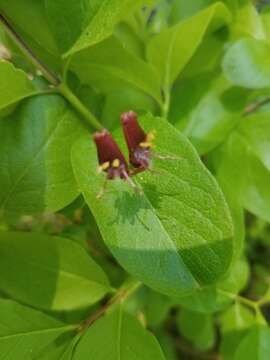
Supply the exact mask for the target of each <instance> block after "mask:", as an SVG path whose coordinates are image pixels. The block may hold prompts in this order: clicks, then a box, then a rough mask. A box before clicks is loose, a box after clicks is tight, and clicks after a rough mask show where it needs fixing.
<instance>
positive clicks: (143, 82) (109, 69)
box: [70, 36, 160, 101]
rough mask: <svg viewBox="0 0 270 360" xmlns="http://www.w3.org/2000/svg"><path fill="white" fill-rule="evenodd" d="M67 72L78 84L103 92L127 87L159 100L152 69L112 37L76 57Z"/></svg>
mask: <svg viewBox="0 0 270 360" xmlns="http://www.w3.org/2000/svg"><path fill="white" fill-rule="evenodd" d="M70 68H71V70H72V71H74V72H75V74H76V75H77V76H78V77H79V78H80V80H81V82H82V83H84V84H85V83H86V84H90V85H91V86H95V87H97V88H99V89H101V90H102V91H103V92H108V91H116V90H118V89H121V88H122V87H123V85H124V84H128V85H132V86H134V87H136V88H138V89H140V90H143V91H144V92H146V93H147V94H150V95H152V96H153V97H154V98H155V99H157V100H158V101H159V100H160V84H159V82H158V79H157V74H156V73H155V71H154V69H153V68H152V67H151V66H150V65H149V64H147V63H146V62H144V61H143V60H141V59H140V58H138V57H137V56H135V55H133V54H132V53H131V52H129V51H128V50H127V49H126V48H125V47H124V46H123V44H122V43H121V42H120V41H119V40H118V39H117V38H116V37H114V36H111V37H110V38H109V39H106V40H104V41H103V42H101V43H99V44H97V45H96V46H93V47H91V48H89V49H86V50H84V51H81V52H79V53H78V54H76V55H75V56H74V57H73V58H72V60H71V63H70Z"/></svg>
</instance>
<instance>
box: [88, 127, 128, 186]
mask: <svg viewBox="0 0 270 360" xmlns="http://www.w3.org/2000/svg"><path fill="white" fill-rule="evenodd" d="M94 141H95V143H96V146H97V153H98V160H99V165H100V166H99V170H100V171H105V172H107V178H108V179H110V180H111V179H114V178H116V177H120V178H122V179H126V178H127V177H128V164H127V162H126V159H125V157H124V155H123V153H122V152H121V150H120V149H119V147H118V145H117V143H116V142H115V141H114V139H113V137H112V135H111V134H110V133H109V132H108V131H107V130H103V131H101V132H97V133H95V134H94Z"/></svg>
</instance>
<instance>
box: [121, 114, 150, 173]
mask: <svg viewBox="0 0 270 360" xmlns="http://www.w3.org/2000/svg"><path fill="white" fill-rule="evenodd" d="M121 122H122V128H123V132H124V136H125V140H126V143H127V147H128V151H129V161H130V163H131V164H132V165H133V166H134V167H136V168H140V169H141V171H143V170H145V169H147V168H149V165H150V160H151V148H152V140H153V134H152V133H149V134H146V133H145V132H144V130H143V129H142V128H141V127H140V125H139V123H138V120H137V114H136V113H135V112H133V111H129V112H126V113H123V114H122V115H121Z"/></svg>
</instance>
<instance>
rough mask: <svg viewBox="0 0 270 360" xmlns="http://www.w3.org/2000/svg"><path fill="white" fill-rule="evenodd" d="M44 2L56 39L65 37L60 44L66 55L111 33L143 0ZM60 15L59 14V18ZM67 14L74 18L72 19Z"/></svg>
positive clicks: (60, 39) (51, 0)
mask: <svg viewBox="0 0 270 360" xmlns="http://www.w3.org/2000/svg"><path fill="white" fill-rule="evenodd" d="M46 3H47V7H48V10H49V17H50V18H51V22H52V25H53V29H54V31H55V33H56V36H57V39H58V41H59V42H61V41H62V39H64V42H63V45H62V47H63V48H64V49H65V50H68V51H67V52H66V53H65V56H69V55H71V54H74V53H75V52H77V51H80V50H82V49H85V48H87V47H89V46H92V45H94V44H97V43H98V42H100V41H102V40H104V39H106V38H107V37H108V36H110V35H111V34H112V33H113V30H114V27H115V25H116V24H117V23H118V22H119V21H120V20H121V19H122V18H123V17H124V16H126V14H130V13H131V12H132V10H133V9H134V8H135V7H136V6H138V5H141V4H142V1H141V0H95V1H91V2H89V1H87V2H86V1H83V0H73V1H69V2H68V3H67V2H66V1H64V0H57V1H55V0H46ZM59 18H62V19H61V21H59ZM70 18H73V19H72V21H70ZM73 31H74V32H73ZM74 42H75V43H74ZM73 43H74V44H73ZM71 45H73V46H72V47H71V48H70V49H69V47H70V46H71Z"/></svg>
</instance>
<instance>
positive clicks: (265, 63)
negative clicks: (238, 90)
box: [223, 38, 270, 89]
mask: <svg viewBox="0 0 270 360" xmlns="http://www.w3.org/2000/svg"><path fill="white" fill-rule="evenodd" d="M269 57H270V46H269V44H268V43H266V42H265V41H259V40H255V39H252V38H246V39H241V40H239V41H237V42H236V43H234V44H233V45H232V46H231V47H230V48H229V49H228V50H227V52H226V54H225V56H224V60H223V72H224V74H225V76H226V77H227V78H228V79H229V80H230V81H231V82H232V83H233V84H235V85H237V86H243V87H246V88H250V89H260V88H266V87H269V86H270V67H269V60H268V59H269Z"/></svg>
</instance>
